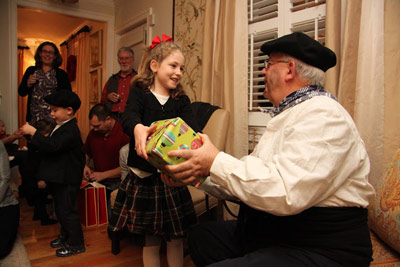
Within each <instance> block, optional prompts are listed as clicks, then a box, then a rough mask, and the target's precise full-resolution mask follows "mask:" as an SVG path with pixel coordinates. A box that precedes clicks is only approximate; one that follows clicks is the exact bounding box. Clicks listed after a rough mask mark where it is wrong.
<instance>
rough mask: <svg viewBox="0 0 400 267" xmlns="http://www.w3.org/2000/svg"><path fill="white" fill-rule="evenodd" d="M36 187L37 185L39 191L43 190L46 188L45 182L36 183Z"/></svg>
mask: <svg viewBox="0 0 400 267" xmlns="http://www.w3.org/2000/svg"><path fill="white" fill-rule="evenodd" d="M37 185H38V188H40V189H44V188H46V186H47V184H46V182H45V181H43V180H40V181H38V182H37Z"/></svg>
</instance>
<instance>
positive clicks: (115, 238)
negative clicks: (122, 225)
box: [108, 230, 121, 255]
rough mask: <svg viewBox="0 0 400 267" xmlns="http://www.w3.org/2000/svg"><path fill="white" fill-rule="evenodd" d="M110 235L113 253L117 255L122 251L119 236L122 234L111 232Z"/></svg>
mask: <svg viewBox="0 0 400 267" xmlns="http://www.w3.org/2000/svg"><path fill="white" fill-rule="evenodd" d="M108 234H109V237H110V239H111V253H112V254H114V255H117V254H119V252H120V251H121V249H120V246H119V240H120V237H119V234H120V233H119V232H118V231H115V232H114V231H111V230H110V231H109V232H108Z"/></svg>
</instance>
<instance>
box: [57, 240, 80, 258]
mask: <svg viewBox="0 0 400 267" xmlns="http://www.w3.org/2000/svg"><path fill="white" fill-rule="evenodd" d="M85 251H86V249H85V244H81V245H78V246H70V245H68V244H67V243H65V244H64V247H63V248H60V249H57V250H56V256H57V257H69V256H72V255H75V254H79V253H83V252H85Z"/></svg>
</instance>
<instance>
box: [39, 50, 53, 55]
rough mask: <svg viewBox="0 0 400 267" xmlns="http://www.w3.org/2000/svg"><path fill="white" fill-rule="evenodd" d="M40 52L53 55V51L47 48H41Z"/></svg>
mask: <svg viewBox="0 0 400 267" xmlns="http://www.w3.org/2000/svg"><path fill="white" fill-rule="evenodd" d="M41 53H43V54H49V55H51V56H54V55H55V52H54V51H49V50H42V51H41Z"/></svg>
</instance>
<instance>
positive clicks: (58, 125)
mask: <svg viewBox="0 0 400 267" xmlns="http://www.w3.org/2000/svg"><path fill="white" fill-rule="evenodd" d="M73 118H75V117H72V118H71V119H69V120H66V121H63V122H61V123H59V124H57V125H56V127H54V129H53V131H51V134H50V136H52V135H53V133H54V132H55V131H56V130H57V129H58V128H60V127H61V126H63V125H64V124H66V123H67V122H69V121H70V120H72V119H73Z"/></svg>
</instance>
